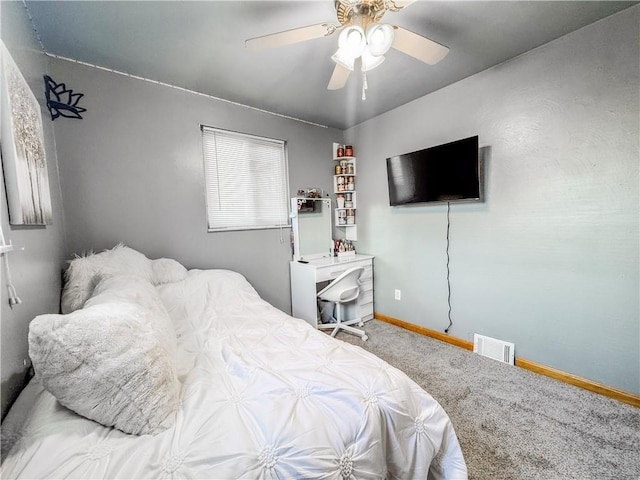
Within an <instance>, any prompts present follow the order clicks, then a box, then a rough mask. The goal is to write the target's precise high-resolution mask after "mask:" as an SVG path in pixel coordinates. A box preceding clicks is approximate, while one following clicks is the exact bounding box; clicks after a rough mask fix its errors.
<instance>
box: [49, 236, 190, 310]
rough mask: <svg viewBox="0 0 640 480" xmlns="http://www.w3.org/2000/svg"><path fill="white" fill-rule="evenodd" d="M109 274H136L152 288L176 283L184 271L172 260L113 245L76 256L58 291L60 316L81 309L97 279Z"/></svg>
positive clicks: (185, 273) (70, 263) (185, 271)
mask: <svg viewBox="0 0 640 480" xmlns="http://www.w3.org/2000/svg"><path fill="white" fill-rule="evenodd" d="M112 275H137V276H139V277H142V278H144V279H145V280H147V281H150V282H152V283H153V284H154V285H160V284H163V283H171V282H178V281H180V280H183V279H184V278H186V276H187V269H186V268H184V267H183V266H182V265H181V264H180V263H178V262H176V261H175V260H172V259H167V258H162V259H159V260H150V259H148V258H147V257H146V256H145V255H143V254H142V253H140V252H138V251H136V250H134V249H132V248H129V247H126V246H124V245H122V244H119V245H116V246H115V247H114V248H112V249H111V250H105V251H104V252H101V253H96V254H94V253H91V254H89V255H86V256H79V257H76V258H74V259H73V260H71V261H69V266H68V267H67V270H66V272H65V282H64V288H63V290H62V301H61V309H62V313H71V312H73V311H75V310H78V309H79V308H82V307H83V306H84V304H85V302H86V301H87V299H88V298H89V297H90V296H91V294H92V293H93V289H94V288H95V286H96V285H97V283H98V281H100V279H102V278H104V277H106V276H112Z"/></svg>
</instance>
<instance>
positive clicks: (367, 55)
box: [362, 48, 384, 72]
mask: <svg viewBox="0 0 640 480" xmlns="http://www.w3.org/2000/svg"><path fill="white" fill-rule="evenodd" d="M382 62H384V55H373V54H372V53H371V51H370V49H369V48H366V49H365V50H364V52H362V71H363V72H368V71H369V70H373V69H374V68H376V67H378V66H379V65H380V64H381V63H382Z"/></svg>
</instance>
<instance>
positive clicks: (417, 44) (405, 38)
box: [391, 25, 449, 65]
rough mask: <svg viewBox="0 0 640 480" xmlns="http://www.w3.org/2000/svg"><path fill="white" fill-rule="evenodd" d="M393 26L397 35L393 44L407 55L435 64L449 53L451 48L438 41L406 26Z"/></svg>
mask: <svg viewBox="0 0 640 480" xmlns="http://www.w3.org/2000/svg"><path fill="white" fill-rule="evenodd" d="M393 28H394V29H395V36H394V40H393V44H392V45H391V46H392V47H393V48H395V49H396V50H400V51H401V52H403V53H406V54H407V55H411V56H412V57H414V58H417V59H418V60H420V61H421V62H424V63H427V64H429V65H435V64H436V63H438V62H439V61H440V60H442V59H443V58H444V57H445V56H446V55H447V53H449V48H448V47H445V46H444V45H441V44H439V43H438V42H434V41H433V40H430V39H428V38H426V37H423V36H422V35H418V34H417V33H413V32H411V31H409V30H407V29H406V28H402V27H398V26H396V25H394V26H393Z"/></svg>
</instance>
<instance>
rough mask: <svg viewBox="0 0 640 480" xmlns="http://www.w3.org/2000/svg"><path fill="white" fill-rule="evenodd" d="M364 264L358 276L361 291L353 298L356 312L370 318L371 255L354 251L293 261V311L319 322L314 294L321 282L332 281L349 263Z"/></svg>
mask: <svg viewBox="0 0 640 480" xmlns="http://www.w3.org/2000/svg"><path fill="white" fill-rule="evenodd" d="M360 266H362V267H364V273H363V274H362V276H361V277H360V295H358V299H357V301H356V307H355V308H356V309H357V310H356V312H354V313H355V315H354V314H353V313H352V314H348V316H347V318H351V317H352V316H356V315H357V316H359V317H361V318H362V320H363V321H365V320H370V319H372V318H373V256H371V255H361V254H356V255H355V256H352V257H324V258H318V259H315V260H309V262H308V263H301V262H296V261H293V262H291V263H290V264H289V267H290V270H291V307H292V312H293V313H292V315H293V316H294V317H296V318H302V319H303V320H306V321H307V322H309V323H310V324H311V325H312V326H313V327H314V328H317V326H318V320H317V318H318V317H317V314H318V306H317V300H316V294H317V292H318V291H319V290H320V288H319V286H322V285H321V284H322V283H323V282H327V281H331V280H333V279H334V278H336V277H337V276H338V275H340V274H341V273H343V272H345V271H346V270H348V269H349V268H352V267H360Z"/></svg>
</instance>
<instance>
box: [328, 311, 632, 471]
mask: <svg viewBox="0 0 640 480" xmlns="http://www.w3.org/2000/svg"><path fill="white" fill-rule="evenodd" d="M365 330H366V331H367V334H368V335H369V340H368V341H367V342H363V341H362V340H360V339H359V338H358V337H356V336H353V335H350V334H347V333H344V332H342V333H339V334H338V336H337V338H339V339H341V340H344V341H347V342H349V343H352V344H355V345H359V346H361V347H363V348H364V349H366V350H368V351H370V352H371V353H373V354H375V355H377V356H378V357H380V358H382V359H383V360H385V361H387V362H388V363H390V364H391V365H393V366H395V367H397V368H399V369H401V370H402V371H404V372H405V373H406V374H407V375H408V376H409V377H411V378H412V379H413V380H414V381H415V382H416V383H418V384H420V385H421V386H422V387H423V388H424V389H425V390H426V391H427V392H429V393H430V394H431V395H432V396H433V397H434V398H435V399H436V400H437V401H438V402H439V403H440V404H441V405H442V406H443V407H444V409H445V410H446V411H447V413H448V414H449V417H450V418H451V421H452V422H453V425H454V427H455V429H456V433H457V435H458V439H459V441H460V445H461V447H462V451H463V453H464V456H465V460H466V462H467V468H468V470H469V478H470V479H473V480H499V479H509V480H514V479H541V480H554V479H577V480H591V479H594V480H595V479H598V480H603V479H616V480H621V479H634V480H638V479H640V409H638V408H635V407H633V406H631V405H627V404H624V403H620V402H618V401H616V400H613V399H610V398H607V397H604V396H601V395H597V394H595V393H591V392H588V391H586V390H583V389H580V388H577V387H574V386H571V385H567V384H565V383H562V382H559V381H557V380H554V379H551V378H548V377H545V376H542V375H538V374H535V373H532V372H529V371H527V370H523V369H521V368H518V367H513V366H510V365H506V364H502V363H499V362H496V361H494V360H491V359H488V358H485V357H481V356H479V355H476V354H474V353H472V352H469V351H467V350H464V349H462V348H458V347H455V346H452V345H449V344H446V343H443V342H440V341H438V340H434V339H431V338H428V337H425V336H423V335H419V334H416V333H413V332H409V331H407V330H404V329H402V328H399V327H396V326H394V325H390V324H387V323H384V322H381V321H379V320H371V321H369V322H367V323H366V325H365Z"/></svg>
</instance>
